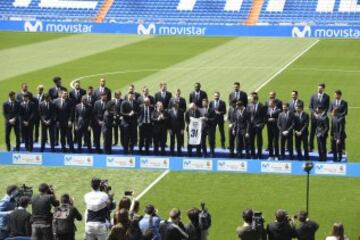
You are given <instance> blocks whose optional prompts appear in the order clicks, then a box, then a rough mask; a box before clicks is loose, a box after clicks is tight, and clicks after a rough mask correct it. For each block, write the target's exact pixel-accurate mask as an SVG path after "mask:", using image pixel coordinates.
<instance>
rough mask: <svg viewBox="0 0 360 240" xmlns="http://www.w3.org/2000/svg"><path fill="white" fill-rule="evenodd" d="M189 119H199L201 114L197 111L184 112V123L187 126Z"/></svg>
mask: <svg viewBox="0 0 360 240" xmlns="http://www.w3.org/2000/svg"><path fill="white" fill-rule="evenodd" d="M190 117H193V118H200V117H201V113H200V111H199V109H196V110H193V109H189V110H187V111H186V113H185V122H186V124H187V125H189V124H190Z"/></svg>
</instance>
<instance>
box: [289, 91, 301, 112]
mask: <svg viewBox="0 0 360 240" xmlns="http://www.w3.org/2000/svg"><path fill="white" fill-rule="evenodd" d="M291 98H292V99H291V100H290V101H289V110H290V111H291V112H293V113H295V112H296V107H297V106H298V105H300V104H301V105H302V106H304V102H303V101H302V100H300V99H299V93H298V91H296V90H293V91H292V92H291Z"/></svg>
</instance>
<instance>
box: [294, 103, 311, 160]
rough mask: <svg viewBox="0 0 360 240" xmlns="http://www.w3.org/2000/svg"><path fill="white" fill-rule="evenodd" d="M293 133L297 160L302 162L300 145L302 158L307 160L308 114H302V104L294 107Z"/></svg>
mask: <svg viewBox="0 0 360 240" xmlns="http://www.w3.org/2000/svg"><path fill="white" fill-rule="evenodd" d="M294 132H295V148H296V152H297V156H298V159H299V160H303V155H302V150H301V145H302V146H303V149H304V158H305V160H309V145H308V137H309V114H307V113H306V112H304V105H303V103H298V104H297V105H296V113H295V118H294Z"/></svg>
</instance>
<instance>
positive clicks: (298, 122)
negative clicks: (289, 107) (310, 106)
mask: <svg viewBox="0 0 360 240" xmlns="http://www.w3.org/2000/svg"><path fill="white" fill-rule="evenodd" d="M294 130H295V131H297V132H301V135H302V136H304V135H308V134H309V114H307V113H306V112H302V114H301V117H300V114H299V113H298V112H296V113H295V118H294Z"/></svg>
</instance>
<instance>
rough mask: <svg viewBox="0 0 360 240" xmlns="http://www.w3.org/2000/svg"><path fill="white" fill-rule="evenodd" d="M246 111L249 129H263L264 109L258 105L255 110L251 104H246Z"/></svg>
mask: <svg viewBox="0 0 360 240" xmlns="http://www.w3.org/2000/svg"><path fill="white" fill-rule="evenodd" d="M246 111H247V112H248V115H249V128H254V127H256V128H263V127H264V125H265V120H266V119H265V111H266V108H265V107H264V105H262V104H261V103H258V107H257V108H256V109H255V106H254V105H253V104H248V106H247V107H246Z"/></svg>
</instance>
